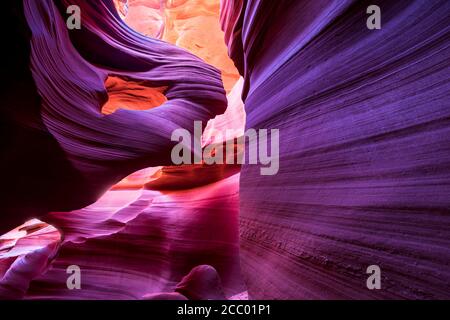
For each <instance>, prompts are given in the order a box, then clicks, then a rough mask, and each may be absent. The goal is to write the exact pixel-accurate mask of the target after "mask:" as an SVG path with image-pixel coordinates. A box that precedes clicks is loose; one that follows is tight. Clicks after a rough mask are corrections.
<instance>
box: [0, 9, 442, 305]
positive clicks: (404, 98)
mask: <svg viewBox="0 0 450 320" xmlns="http://www.w3.org/2000/svg"><path fill="white" fill-rule="evenodd" d="M69 4H77V5H79V6H80V7H81V10H82V13H83V26H82V29H81V30H74V31H70V32H68V30H67V28H66V26H65V21H64V17H65V8H66V6H67V5H69ZM370 4H377V5H379V6H380V7H381V8H382V13H383V15H382V17H383V18H382V29H381V30H368V29H367V28H366V25H365V23H366V18H367V15H366V8H367V7H368V6H369V5H370ZM5 12H7V15H6V17H7V18H6V19H3V20H2V23H3V24H4V25H5V28H7V30H11V31H10V32H8V33H7V34H6V39H5V40H4V41H5V45H6V48H11V49H12V50H7V51H6V54H7V55H8V57H7V60H5V61H8V64H7V65H6V66H5V67H6V69H5V75H4V77H5V79H8V81H7V83H6V84H5V85H6V90H5V93H4V94H3V93H2V99H3V102H4V106H3V107H2V115H1V118H0V121H1V128H2V130H4V132H5V134H4V135H2V138H1V139H2V142H4V143H3V148H2V158H1V161H2V163H1V164H2V170H3V184H4V186H5V189H6V192H3V193H2V199H1V203H2V213H1V216H0V218H1V226H2V228H1V231H2V232H1V233H4V235H3V236H1V237H0V279H1V280H0V297H2V298H17V299H20V298H25V299H224V298H227V299H245V298H246V297H247V294H248V297H249V298H250V299H274V298H275V299H330V298H335V299H347V298H349V299H366V298H368V299H384V298H401V299H417V298H425V299H430V298H449V294H450V293H449V290H448V288H449V287H450V268H449V263H450V249H449V248H450V232H449V226H450V217H449V213H450V212H449V211H450V196H449V194H450V187H449V183H448V182H449V181H450V138H449V137H450V127H449V124H450V123H449V122H450V121H449V119H450V105H449V98H450V97H449V95H450V93H449V92H450V90H449V89H450V85H449V71H448V70H449V69H450V68H449V64H450V59H449V57H450V48H449V40H448V39H449V38H450V37H449V36H450V27H449V22H448V21H450V19H449V18H450V4H449V3H448V1H437V0H433V1H375V2H374V3H372V2H368V1H350V0H348V1H347V0H342V1H328V0H327V1H321V0H319V1H312V0H310V1H307V0H305V1H288V0H279V1H271V0H263V1H252V0H222V1H221V2H219V1H218V0H178V1H169V0H168V1H156V0H129V1H124V0H101V1H95V2H94V1H88V0H72V1H69V0H42V1H33V0H24V1H23V2H22V1H16V3H8V4H7V5H6V9H5ZM5 30H6V29H5ZM240 76H242V78H240ZM241 97H242V100H243V101H242V100H241ZM243 102H244V103H245V112H244V104H243ZM194 120H202V121H203V122H204V123H205V125H206V124H207V125H206V128H205V131H204V133H203V139H202V143H203V144H202V145H203V147H206V146H208V145H211V144H213V143H222V142H223V140H221V139H220V138H217V137H216V136H215V130H223V129H225V128H233V129H236V136H240V135H242V134H243V132H244V129H245V128H254V129H259V128H264V129H271V128H276V129H279V130H280V171H279V172H278V173H277V174H276V175H274V176H262V175H260V167H259V166H254V165H243V166H242V168H241V167H240V166H236V165H213V166H209V165H192V166H191V165H186V166H171V161H170V150H171V148H172V146H173V143H171V142H170V133H171V132H172V131H173V130H174V129H175V128H186V129H187V130H190V131H191V130H192V127H193V121H194ZM237 147H238V148H237V150H239V146H237ZM32 218H39V220H38V219H32ZM44 221H45V222H44ZM9 230H12V231H9ZM7 231H9V232H7ZM70 265H77V266H79V267H80V268H81V270H82V279H83V280H82V289H81V290H68V288H67V287H66V279H67V273H66V269H67V267H68V266H70ZM369 265H378V266H380V268H381V271H382V289H381V290H368V288H367V287H366V279H367V277H368V275H367V274H366V268H367V267H368V266H369Z"/></svg>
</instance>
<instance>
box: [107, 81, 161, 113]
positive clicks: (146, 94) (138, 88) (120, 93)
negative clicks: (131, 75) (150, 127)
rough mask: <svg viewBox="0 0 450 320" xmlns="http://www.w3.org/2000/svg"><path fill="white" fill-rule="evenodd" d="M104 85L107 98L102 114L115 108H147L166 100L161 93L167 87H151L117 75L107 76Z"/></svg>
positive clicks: (156, 105) (111, 111)
mask: <svg viewBox="0 0 450 320" xmlns="http://www.w3.org/2000/svg"><path fill="white" fill-rule="evenodd" d="M105 86H106V90H107V91H108V96H109V99H108V101H107V102H106V103H105V105H104V106H103V108H102V113H103V114H111V113H113V112H115V111H116V110H117V109H128V110H148V109H151V108H154V107H158V106H160V105H161V104H163V103H164V102H166V101H167V99H166V97H165V96H164V93H163V92H164V91H166V89H167V87H157V88H152V87H148V86H145V85H143V84H142V83H140V82H136V81H131V80H123V79H121V78H118V77H108V78H107V79H106V82H105Z"/></svg>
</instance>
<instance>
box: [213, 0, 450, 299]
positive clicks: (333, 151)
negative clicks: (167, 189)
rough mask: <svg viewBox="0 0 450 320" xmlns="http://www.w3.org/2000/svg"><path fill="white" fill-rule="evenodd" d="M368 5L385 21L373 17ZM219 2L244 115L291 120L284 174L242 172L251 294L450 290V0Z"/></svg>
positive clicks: (283, 137) (244, 262) (362, 295)
mask: <svg viewBox="0 0 450 320" xmlns="http://www.w3.org/2000/svg"><path fill="white" fill-rule="evenodd" d="M371 4H377V5H378V6H379V7H380V8H381V14H382V28H381V30H369V29H368V28H367V27H366V19H367V17H368V16H369V15H367V14H366V8H367V7H368V6H369V5H371ZM221 9H222V15H221V22H222V27H223V29H224V31H225V38H226V41H227V43H228V47H229V53H230V56H231V57H232V58H233V60H234V61H235V64H236V66H237V67H238V69H239V71H240V72H241V74H242V75H243V76H244V78H245V83H244V93H243V97H244V102H245V110H246V113H247V125H246V127H247V128H255V129H258V128H269V129H270V128H277V129H280V171H279V172H278V174H277V175H274V176H261V175H260V172H259V168H258V166H251V165H245V166H243V168H242V172H241V180H240V233H241V235H240V241H241V243H240V247H241V252H240V255H241V266H242V268H243V273H244V277H245V278H246V283H247V286H248V290H249V296H250V298H254V299H355V298H356V299H381V298H399V299H403V298H407V299H418V298H424V299H430V298H449V297H450V291H449V288H450V268H449V263H450V233H449V226H450V196H449V195H450V185H449V183H448V182H449V178H450V126H449V125H450V104H449V101H450V90H449V89H450V83H449V70H450V68H449V67H450V47H449V40H448V39H449V36H450V26H449V18H450V3H449V2H448V1H328V0H326V1H320V0H319V1H316V0H314V1H291V0H279V1H271V0H263V1H254V0H224V1H222V8H221ZM370 265H378V266H379V267H380V268H381V286H382V289H381V290H368V288H367V287H366V279H367V278H368V277H369V275H368V274H366V268H367V267H368V266H370Z"/></svg>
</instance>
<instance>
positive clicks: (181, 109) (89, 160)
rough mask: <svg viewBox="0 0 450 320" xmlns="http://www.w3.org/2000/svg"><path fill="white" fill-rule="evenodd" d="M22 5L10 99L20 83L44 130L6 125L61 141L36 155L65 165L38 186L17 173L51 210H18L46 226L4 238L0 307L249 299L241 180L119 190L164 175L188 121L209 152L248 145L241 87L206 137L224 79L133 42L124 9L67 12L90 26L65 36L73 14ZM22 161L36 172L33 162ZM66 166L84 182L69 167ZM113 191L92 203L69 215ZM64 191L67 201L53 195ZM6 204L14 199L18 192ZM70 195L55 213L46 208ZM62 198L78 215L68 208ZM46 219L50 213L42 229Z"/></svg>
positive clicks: (177, 173) (173, 51) (86, 5)
mask: <svg viewBox="0 0 450 320" xmlns="http://www.w3.org/2000/svg"><path fill="white" fill-rule="evenodd" d="M120 2H121V3H125V2H124V1H120ZM23 3H24V6H23V7H22V6H21V5H18V4H15V5H11V6H10V8H11V12H10V13H13V14H11V15H8V16H9V17H13V19H11V20H12V21H13V22H15V23H16V24H17V26H18V27H20V28H21V29H20V28H19V30H20V31H21V32H23V34H18V35H17V36H18V39H19V40H23V42H21V43H20V44H21V45H22V48H23V49H26V50H25V52H24V54H23V57H21V58H22V60H21V61H20V63H17V65H13V67H12V68H11V72H10V73H11V76H12V75H13V74H14V71H16V72H17V70H19V69H20V68H19V64H20V67H22V68H23V74H20V76H21V77H16V78H17V81H16V83H14V82H13V85H12V86H11V88H13V89H15V90H16V91H17V95H16V96H15V98H17V97H20V94H19V91H18V88H17V87H19V84H20V82H21V81H22V82H23V79H24V78H25V75H26V77H27V79H28V81H29V87H27V92H28V93H33V94H34V96H33V97H34V98H35V101H34V102H35V103H34V104H33V105H32V104H31V103H30V101H24V102H23V105H19V107H23V111H24V113H25V114H29V115H30V117H29V120H30V123H31V124H34V123H35V122H36V121H37V120H38V119H40V120H41V123H40V126H35V127H33V126H32V125H29V126H25V125H24V124H23V123H18V122H17V121H16V122H15V121H13V120H16V118H20V117H16V118H14V117H10V118H7V120H11V121H10V122H8V124H9V125H10V126H11V127H12V128H14V129H17V130H18V129H23V128H26V129H27V130H29V131H30V134H29V136H26V137H24V140H26V139H25V138H27V139H29V137H31V136H33V135H38V134H41V135H42V136H44V137H45V138H46V139H48V140H52V139H54V140H52V141H54V144H52V145H51V147H47V146H45V145H43V144H42V143H40V141H39V140H37V145H36V146H35V147H36V149H38V148H40V147H43V148H44V149H47V150H46V151H47V152H49V154H51V152H54V151H55V152H56V151H57V152H58V157H57V158H55V159H54V160H53V161H52V162H51V163H50V164H48V165H47V166H43V167H41V168H39V170H41V171H40V172H41V173H42V176H40V175H39V176H36V175H32V174H31V175H28V171H25V173H26V174H25V173H24V172H23V171H16V174H17V175H18V176H24V177H25V178H28V179H31V181H32V182H34V181H37V182H39V183H40V185H39V188H38V189H37V191H36V192H39V191H40V190H43V191H42V192H44V193H45V197H39V200H41V201H42V208H39V207H38V206H37V205H36V203H34V202H32V201H30V197H29V196H27V195H25V194H21V197H22V198H23V199H25V203H23V204H21V203H17V201H16V202H15V203H12V207H13V209H14V210H15V211H17V209H23V210H24V212H25V217H26V216H27V215H26V214H28V215H38V216H41V219H42V221H45V222H41V221H39V220H31V221H29V222H27V223H26V225H24V226H21V227H19V228H17V229H15V230H13V231H11V232H9V233H7V234H6V235H4V236H3V237H1V238H0V241H1V242H0V245H1V247H0V271H1V274H0V275H1V277H0V297H1V298H15V299H18V298H25V299H141V298H142V299H217V298H223V299H224V298H233V299H240V297H241V296H242V295H243V293H244V294H245V287H244V285H243V282H242V279H241V277H240V267H239V247H238V200H239V193H238V189H239V174H238V173H239V170H240V166H233V165H217V166H206V165H204V164H200V165H192V166H179V167H170V166H169V167H153V168H145V169H142V170H139V171H137V172H134V173H133V174H131V175H129V176H126V177H125V178H123V177H124V175H126V174H128V173H130V172H132V171H134V170H136V169H139V168H141V167H148V166H149V165H165V164H170V162H169V161H168V160H167V155H168V154H170V148H171V143H170V133H171V132H172V130H173V129H174V128H178V127H180V128H182V127H185V128H186V129H188V130H191V131H192V129H193V121H194V120H203V121H204V124H205V134H204V136H203V143H202V146H203V147H206V146H207V145H210V144H222V143H223V142H224V139H223V137H222V138H220V137H218V136H217V134H216V133H217V132H219V130H222V129H224V128H226V127H230V128H234V129H235V130H234V131H233V134H234V135H233V137H238V136H240V135H242V131H243V126H244V121H245V114H244V110H243V104H242V101H241V99H240V93H241V90H242V81H240V82H238V84H236V85H235V86H233V89H232V90H231V92H230V94H229V99H228V100H229V110H228V111H227V112H226V113H225V114H223V115H221V116H220V117H217V118H215V119H212V120H211V121H209V122H208V125H207V126H206V120H209V119H210V118H213V117H214V116H215V115H216V114H219V113H222V112H223V111H224V108H225V105H226V100H225V90H224V89H223V87H222V81H221V77H220V76H221V74H220V72H219V71H218V69H216V68H214V67H212V66H209V65H207V64H205V63H204V62H203V61H202V60H200V59H199V58H197V57H196V56H193V55H192V54H190V53H188V52H186V51H184V50H182V49H180V48H178V47H174V46H171V45H169V44H167V43H165V42H162V41H160V40H155V39H149V38H145V37H143V36H141V35H139V34H137V33H135V32H134V31H132V30H131V29H130V28H129V27H127V26H126V25H125V24H123V22H122V21H121V20H120V18H119V16H118V13H117V12H116V11H115V10H114V7H113V5H114V4H120V3H117V1H115V2H114V3H113V2H112V1H108V0H105V1H98V2H95V3H94V2H91V1H82V0H79V1H76V3H74V2H73V1H71V3H70V4H78V5H80V7H81V11H82V17H83V26H82V30H81V31H76V30H74V31H72V32H71V33H70V34H68V33H67V30H66V27H65V22H64V21H63V18H62V17H63V16H64V15H63V14H61V13H63V12H65V6H66V5H67V4H68V2H65V1H42V2H35V1H28V0H25V1H23ZM161 3H162V2H161ZM217 3H218V2H217ZM55 4H56V5H55ZM214 6H215V5H214ZM214 6H213V7H214ZM60 12H61V13H60ZM119 13H120V14H121V15H122V16H123V17H125V16H126V15H127V11H126V8H122V9H121V7H120V6H119ZM18 17H20V19H21V20H20V19H17V18H18ZM28 26H29V29H28ZM27 30H28V33H26V32H27ZM217 31H218V32H220V33H221V31H220V29H219V26H218V25H217ZM19 33H20V32H19ZM24 35H27V37H24ZM13 40H14V39H11V43H12V42H13ZM28 41H31V42H30V43H27V42H28ZM222 44H223V46H222V50H226V46H225V44H224V43H223V42H222ZM209 45H210V46H214V43H213V42H212V43H211V44H209ZM224 48H225V49H224ZM27 50H28V51H27ZM214 50H217V49H214ZM19 52H20V51H19ZM27 54H31V67H32V73H30V72H29V70H28V61H29V59H30V57H29V56H27ZM16 60H17V59H16ZM11 61H15V59H13V57H11ZM63 62H64V63H63ZM16 78H12V79H16ZM19 89H20V88H19ZM21 89H23V88H21ZM191 90H192V91H191ZM21 94H22V95H23V94H24V92H21ZM106 98H108V99H106ZM13 102H14V101H13V99H11V106H13V105H14V103H13ZM16 103H17V102H16ZM31 109H32V110H31ZM7 111H9V110H7ZM188 114H189V115H188ZM20 119H21V118H20ZM26 119H27V118H26ZM30 141H31V142H36V140H30ZM15 147H16V148H18V149H20V146H15ZM23 147H24V149H26V148H27V147H29V146H28V145H25V146H23ZM8 151H9V150H8ZM167 151H169V152H167ZM19 154H20V153H19ZM28 154H29V158H28V159H27V160H29V161H31V163H30V164H29V166H31V168H33V169H35V166H34V163H33V161H34V160H35V159H36V157H37V156H39V154H33V153H28ZM17 157H18V158H19V156H17ZM42 158H43V159H42V162H44V160H45V157H42ZM64 161H66V162H67V168H70V169H71V170H73V172H75V173H76V174H77V176H80V177H81V178H80V181H79V182H77V183H74V179H73V178H72V177H71V176H70V175H69V174H68V170H67V168H65V167H62V166H61V164H60V162H62V163H66V162H64ZM20 164H23V163H20ZM38 164H39V165H42V163H41V162H39V163H38ZM24 168H25V169H27V168H28V166H25V165H24ZM19 169H20V170H22V168H19V167H18V168H17V170H19ZM51 170H54V178H53V179H49V181H46V180H45V179H44V177H45V176H46V175H50V178H52V177H53V176H52V175H51ZM30 171H31V169H30ZM192 173H195V175H194V174H192ZM122 178H123V179H122ZM63 179H66V180H65V181H64V182H63V181H62V180H63ZM55 180H56V181H55ZM119 180H120V182H118V181H119ZM13 182H17V180H16V181H13ZM55 182H57V183H55ZM115 182H118V183H117V184H115V185H113V186H112V187H111V188H110V189H109V190H108V191H106V193H104V194H103V195H102V196H101V197H100V199H99V200H97V201H96V202H95V203H93V204H91V205H89V206H87V207H85V208H83V209H79V210H72V211H69V210H70V208H71V207H83V206H84V205H83V204H84V203H85V202H91V200H92V198H95V197H97V196H98V195H100V194H101V193H103V192H105V189H106V188H107V187H110V186H111V185H112V184H113V183H115ZM52 184H55V185H52ZM25 186H26V184H25V185H22V186H19V187H18V188H17V191H19V190H22V192H23V190H27V188H26V187H25ZM50 187H51V188H50ZM58 187H63V190H61V191H59V192H56V193H54V194H52V192H53V191H54V190H55V189H56V190H57V188H58ZM8 191H9V193H10V195H14V191H15V189H14V188H13V189H11V190H8ZM64 193H68V194H67V195H65V197H64V198H63V200H61V201H59V202H55V200H54V199H53V198H51V197H50V196H53V197H55V199H59V198H58V197H59V195H60V194H64ZM86 194H87V195H88V196H87V197H86ZM67 198H71V199H73V201H72V202H70V203H66V202H65V199H67ZM21 205H23V208H21V207H20V206H21ZM40 209H41V210H40ZM14 210H12V212H14ZM41 211H42V212H44V211H54V212H52V213H49V214H47V215H44V216H42V214H41ZM7 213H8V212H7ZM8 217H9V216H6V217H4V216H2V219H4V218H8ZM14 218H17V219H24V217H23V216H20V217H19V216H17V215H16V216H15V217H14ZM17 219H16V220H17ZM16 220H14V221H16ZM55 227H56V228H57V229H55ZM41 229H43V230H45V231H46V232H43V231H40V230H41ZM38 231H39V232H38ZM29 233H31V236H29ZM47 233H48V234H49V235H47ZM22 238H23V239H22ZM18 239H20V240H18ZM71 265H76V266H79V267H80V270H81V287H82V289H81V290H76V289H75V290H69V289H68V287H67V285H66V280H67V278H68V276H69V275H68V274H67V272H66V270H67V268H68V267H69V266H71Z"/></svg>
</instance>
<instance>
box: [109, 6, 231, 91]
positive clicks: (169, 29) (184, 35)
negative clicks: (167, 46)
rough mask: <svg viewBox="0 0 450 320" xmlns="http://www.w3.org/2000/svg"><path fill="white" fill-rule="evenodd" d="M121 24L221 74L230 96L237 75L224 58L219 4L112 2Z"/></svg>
mask: <svg viewBox="0 0 450 320" xmlns="http://www.w3.org/2000/svg"><path fill="white" fill-rule="evenodd" d="M115 3H116V6H117V8H118V11H119V12H120V14H121V15H122V17H123V19H124V21H125V22H126V23H127V24H128V25H129V26H130V27H131V28H133V29H134V30H136V31H138V32H140V33H142V34H143V35H146V36H149V37H154V38H159V39H162V40H164V41H167V42H170V43H173V44H176V45H177V46H179V47H182V48H185V49H187V50H189V51H190V52H192V53H193V54H195V55H197V56H198V57H200V58H202V59H203V60H205V61H206V62H207V63H209V64H211V65H213V66H215V67H216V68H218V69H219V70H221V72H222V79H223V83H224V87H225V90H226V91H227V92H230V91H231V89H232V88H233V86H234V85H235V83H236V82H237V80H238V79H239V73H238V71H237V70H236V68H235V66H234V64H233V62H232V60H231V59H230V58H229V57H228V54H227V47H226V45H225V42H224V34H223V31H222V30H221V28H220V23H219V7H220V0H161V1H160V0H129V1H128V3H127V9H124V6H125V3H126V1H125V0H116V1H115Z"/></svg>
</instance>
